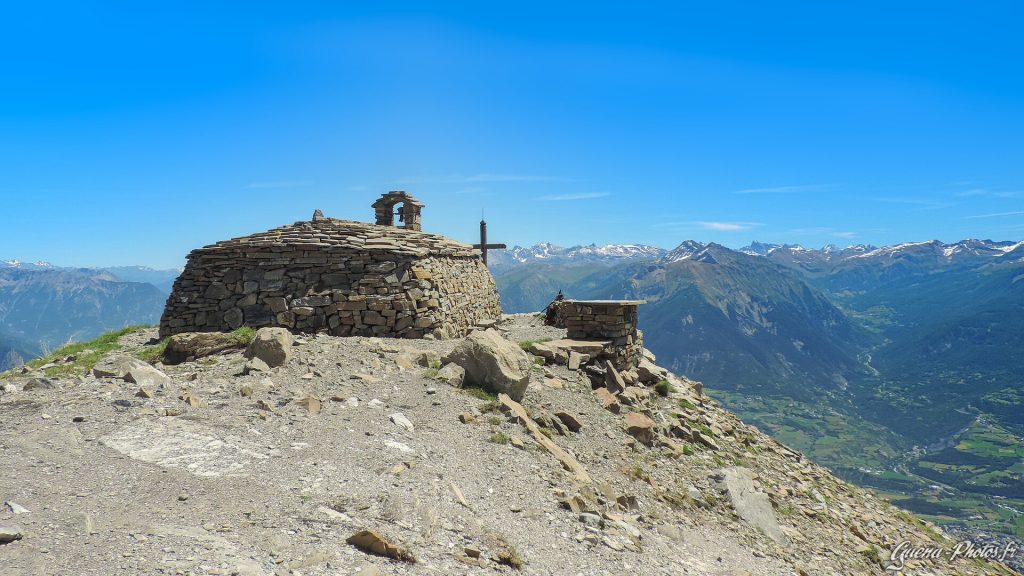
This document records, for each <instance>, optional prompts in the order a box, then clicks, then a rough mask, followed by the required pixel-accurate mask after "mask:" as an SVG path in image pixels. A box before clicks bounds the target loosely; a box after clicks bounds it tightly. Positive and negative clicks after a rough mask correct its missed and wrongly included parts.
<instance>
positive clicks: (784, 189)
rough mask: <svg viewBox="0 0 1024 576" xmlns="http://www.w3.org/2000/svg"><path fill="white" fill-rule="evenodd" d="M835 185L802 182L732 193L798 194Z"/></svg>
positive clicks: (819, 190) (831, 187)
mask: <svg viewBox="0 0 1024 576" xmlns="http://www.w3.org/2000/svg"><path fill="white" fill-rule="evenodd" d="M835 187H836V185H835V184H803V185H800V186H769V187H766V188H745V189H743V190H736V191H735V192H733V194H799V193H801V192H825V191H827V190H832V189H834V188H835Z"/></svg>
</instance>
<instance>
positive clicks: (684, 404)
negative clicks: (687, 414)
mask: <svg viewBox="0 0 1024 576" xmlns="http://www.w3.org/2000/svg"><path fill="white" fill-rule="evenodd" d="M676 404H678V405H679V407H680V408H683V409H684V410H696V409H697V405H696V404H694V403H693V402H690V401H689V400H687V399H686V398H680V399H679V402H676Z"/></svg>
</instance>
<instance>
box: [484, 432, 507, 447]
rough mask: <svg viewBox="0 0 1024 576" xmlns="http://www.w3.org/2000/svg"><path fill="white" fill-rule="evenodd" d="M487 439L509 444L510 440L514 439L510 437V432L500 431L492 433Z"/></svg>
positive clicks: (496, 442)
mask: <svg viewBox="0 0 1024 576" xmlns="http://www.w3.org/2000/svg"><path fill="white" fill-rule="evenodd" d="M487 441H488V442H493V443H495V444H508V443H509V442H511V441H512V439H511V438H509V437H508V434H505V433H504V432H501V431H499V432H495V433H494V434H492V435H491V437H490V438H488V439H487Z"/></svg>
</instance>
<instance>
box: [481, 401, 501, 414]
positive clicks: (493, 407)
mask: <svg viewBox="0 0 1024 576" xmlns="http://www.w3.org/2000/svg"><path fill="white" fill-rule="evenodd" d="M479 410H480V412H482V413H484V414H487V413H488V412H494V413H499V412H501V402H498V401H497V400H488V401H487V402H485V403H483V404H481V405H480V406H479Z"/></svg>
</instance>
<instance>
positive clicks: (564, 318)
mask: <svg viewBox="0 0 1024 576" xmlns="http://www.w3.org/2000/svg"><path fill="white" fill-rule="evenodd" d="M642 303H643V302H642V301H639V300H606V301H601V300H595V301H578V300H563V301H562V302H559V303H558V308H557V312H556V317H557V320H558V321H559V322H563V323H564V326H565V328H566V331H567V333H568V334H567V336H568V337H569V338H571V339H579V340H609V341H610V344H609V346H607V347H606V348H605V352H604V353H603V354H602V356H604V357H607V358H608V359H610V360H611V361H612V363H613V364H615V366H616V368H618V369H626V370H628V369H630V368H634V367H636V366H637V365H638V364H639V363H640V358H641V356H642V355H643V348H644V336H643V332H641V331H640V330H638V329H637V318H638V312H637V308H638V306H639V305H640V304H642Z"/></svg>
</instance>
